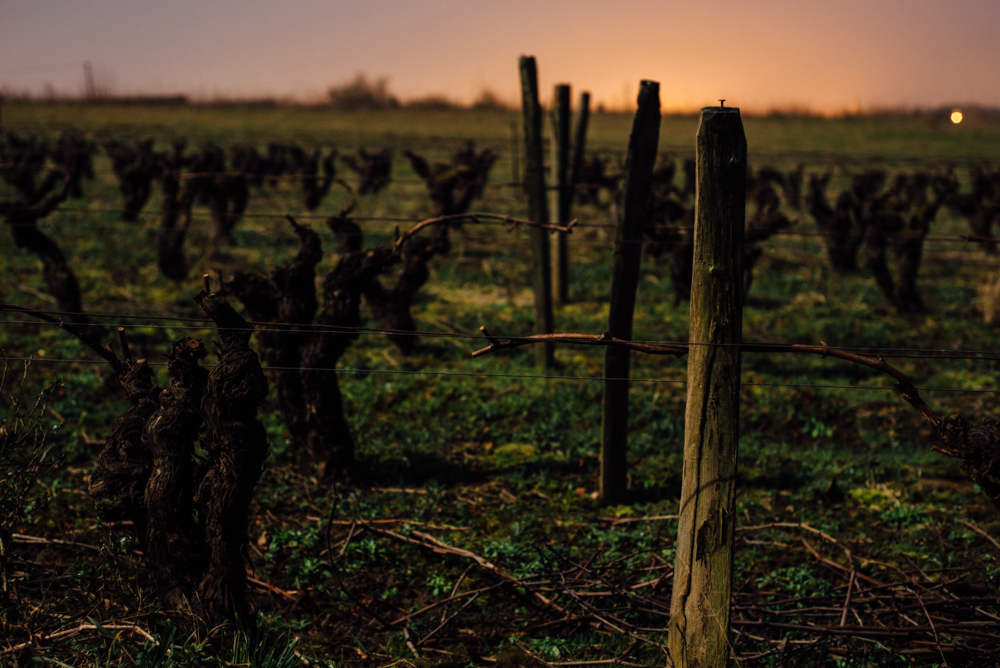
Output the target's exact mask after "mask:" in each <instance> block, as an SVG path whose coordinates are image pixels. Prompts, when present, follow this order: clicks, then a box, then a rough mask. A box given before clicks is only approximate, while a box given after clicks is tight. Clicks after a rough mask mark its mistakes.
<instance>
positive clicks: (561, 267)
mask: <svg viewBox="0 0 1000 668" xmlns="http://www.w3.org/2000/svg"><path fill="white" fill-rule="evenodd" d="M569 96H570V87H569V85H568V84H556V87H555V92H554V95H553V104H552V138H553V142H552V169H553V171H554V172H555V178H554V179H553V181H555V183H556V189H555V202H556V221H558V222H559V223H560V224H562V225H565V224H566V223H568V222H569V221H570V218H569V215H570V213H569V211H570V206H571V205H572V202H573V190H572V188H571V186H570V152H571V146H570V102H569ZM552 259H553V262H552V267H553V273H552V285H553V291H554V293H553V297H554V299H555V302H556V304H560V305H562V304H566V303H568V301H569V248H568V242H567V239H566V233H565V232H556V243H555V254H554V255H553V258H552Z"/></svg>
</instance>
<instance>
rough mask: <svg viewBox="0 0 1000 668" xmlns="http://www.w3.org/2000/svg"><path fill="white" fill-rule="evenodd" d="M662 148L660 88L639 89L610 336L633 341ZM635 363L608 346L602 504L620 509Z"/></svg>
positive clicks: (625, 479)
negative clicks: (655, 170) (644, 245)
mask: <svg viewBox="0 0 1000 668" xmlns="http://www.w3.org/2000/svg"><path fill="white" fill-rule="evenodd" d="M659 142H660V84H658V83H657V82H655V81H643V82H642V83H640V84H639V109H638V110H637V111H636V112H635V119H634V120H633V121H632V135H631V137H629V142H628V155H627V156H626V158H625V193H624V196H623V198H622V207H621V215H620V216H619V218H618V229H617V232H616V233H615V255H614V266H613V268H612V272H613V273H612V279H611V314H610V316H609V317H608V334H610V335H611V336H613V337H615V338H619V339H631V338H632V313H633V311H634V310H635V294H636V289H637V288H638V286H639V258H640V255H641V251H642V228H643V225H644V224H645V222H646V217H647V211H648V208H649V193H650V190H651V188H652V179H653V166H654V164H655V163H656V152H657V148H658V145H659ZM629 362H630V357H629V351H628V349H627V348H618V347H614V346H609V347H608V348H607V349H606V350H605V352H604V401H603V403H602V414H601V486H600V493H601V500H602V501H604V502H605V503H620V502H622V501H623V500H624V499H625V495H626V492H627V488H628V468H627V455H628V390H629V367H630V364H629Z"/></svg>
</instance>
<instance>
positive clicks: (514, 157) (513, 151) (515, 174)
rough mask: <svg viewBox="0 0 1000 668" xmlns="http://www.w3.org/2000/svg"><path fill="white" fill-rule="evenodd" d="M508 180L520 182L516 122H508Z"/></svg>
mask: <svg viewBox="0 0 1000 668" xmlns="http://www.w3.org/2000/svg"><path fill="white" fill-rule="evenodd" d="M510 180H511V181H512V182H514V183H519V182H520V181H521V138H520V137H519V136H518V132H517V122H516V121H511V122H510Z"/></svg>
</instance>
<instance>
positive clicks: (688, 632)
mask: <svg viewBox="0 0 1000 668" xmlns="http://www.w3.org/2000/svg"><path fill="white" fill-rule="evenodd" d="M697 152H698V153H697V190H696V194H695V230H694V272H693V275H692V283H691V319H690V327H691V333H690V337H689V340H690V344H691V345H690V349H689V352H688V393H687V408H686V411H685V414H684V425H685V426H684V474H683V481H682V483H681V507H680V522H679V524H678V529H677V546H676V549H677V557H676V560H675V563H674V588H673V598H672V600H671V603H670V624H669V634H668V646H669V649H670V665H672V666H674V667H675V668H681V667H683V668H692V667H694V666H697V667H698V668H709V667H713V668H714V667H716V666H725V665H726V664H727V662H728V657H729V649H730V644H729V637H728V634H729V603H730V596H731V592H732V572H733V535H734V529H735V523H736V515H735V503H736V495H735V487H736V446H737V441H738V439H739V407H740V349H739V344H740V342H741V334H742V324H743V292H742V277H743V267H742V264H743V224H744V217H745V215H746V211H745V207H746V202H745V198H746V192H745V190H744V187H745V185H744V184H745V181H746V166H747V143H746V137H745V136H744V134H743V123H742V121H741V120H740V111H739V109H735V108H728V107H721V106H720V107H706V108H705V109H702V110H701V123H700V124H699V126H698V140H697Z"/></svg>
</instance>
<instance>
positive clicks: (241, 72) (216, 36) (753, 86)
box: [0, 0, 1000, 112]
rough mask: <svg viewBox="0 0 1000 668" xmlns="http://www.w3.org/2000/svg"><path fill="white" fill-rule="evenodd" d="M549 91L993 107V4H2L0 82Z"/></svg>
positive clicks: (620, 99) (27, 86) (315, 90)
mask: <svg viewBox="0 0 1000 668" xmlns="http://www.w3.org/2000/svg"><path fill="white" fill-rule="evenodd" d="M521 54H530V55H534V56H536V57H537V59H538V67H539V76H540V84H541V88H542V90H543V92H544V93H545V97H548V96H549V95H550V94H551V93H550V91H551V89H552V85H553V84H555V83H561V82H566V83H570V84H572V85H573V87H574V91H575V92H574V97H575V96H576V93H577V92H579V91H581V90H589V91H591V92H592V94H593V95H594V97H595V99H596V101H597V102H604V103H605V104H608V105H611V106H622V105H623V104H624V103H626V102H628V103H631V101H632V100H633V99H634V97H635V94H636V91H637V90H638V82H639V80H640V79H654V80H657V81H659V82H660V83H661V97H662V99H663V103H664V107H665V108H667V109H677V108H698V107H701V106H705V105H707V104H714V103H715V101H716V100H717V99H718V98H720V97H724V98H726V99H727V103H726V104H727V105H728V104H732V105H733V106H742V107H745V108H747V109H750V110H762V109H767V108H770V107H775V106H777V107H787V106H791V105H797V106H808V107H812V108H814V109H816V110H820V111H828V112H837V111H842V110H845V109H849V108H851V107H852V106H855V105H860V108H862V109H865V108H871V107H873V106H904V107H910V106H938V105H946V104H959V103H970V102H971V103H979V104H985V105H995V106H1000V2H997V1H996V0H949V1H944V0H940V1H934V2H931V1H930V0H866V1H860V0H826V1H819V0H775V1H770V2H751V1H748V0H705V1H703V2H697V3H696V2H667V1H663V0H661V1H659V2H657V1H654V0H634V1H632V2H614V3H612V2H593V1H589V0H572V1H569V0H559V1H552V0H549V1H546V0H541V1H524V0H503V1H502V2H484V1H478V0H464V1H459V0H395V1H391V2H390V1H388V0H330V1H327V2H321V1H320V0H284V1H278V0H268V1H265V0H240V1H239V2H237V1H236V0H200V1H197V2H196V1H193V0H169V1H164V0H158V1H155V2H154V1H150V0H91V1H90V2H65V1H58V2H56V1H53V0H0V88H3V89H7V90H11V91H22V90H29V91H31V92H34V93H40V92H42V91H43V89H44V87H45V86H46V84H49V85H51V86H52V87H53V88H54V89H55V90H56V91H57V92H59V93H70V94H79V93H80V92H81V91H82V90H83V62H84V61H85V60H86V61H90V62H91V63H92V64H93V70H94V74H95V78H96V80H97V84H98V85H99V86H104V87H110V89H111V90H112V91H113V92H116V93H120V94H134V93H174V92H182V93H188V94H192V95H194V96H197V97H213V96H217V95H222V96H257V95H276V96H291V97H296V98H299V99H317V98H319V97H321V96H322V95H323V92H324V91H325V90H326V88H328V87H329V86H330V85H333V84H337V83H342V82H344V81H346V80H349V79H351V78H352V77H353V76H354V75H355V74H356V73H358V72H365V73H367V74H368V75H370V76H372V77H378V76H388V77H389V83H390V88H391V89H392V90H393V91H394V92H395V93H396V94H398V95H399V96H401V97H403V98H411V97H416V96H420V95H426V94H430V93H443V94H445V95H448V96H450V97H452V98H455V99H457V100H459V101H470V100H472V99H473V98H475V97H476V95H477V94H478V93H479V92H480V91H481V90H482V89H484V88H487V87H489V88H492V89H493V90H495V91H496V92H497V93H499V94H500V95H501V96H502V97H504V98H507V99H509V100H510V101H515V100H517V99H518V74H517V58H518V56H519V55H521Z"/></svg>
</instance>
